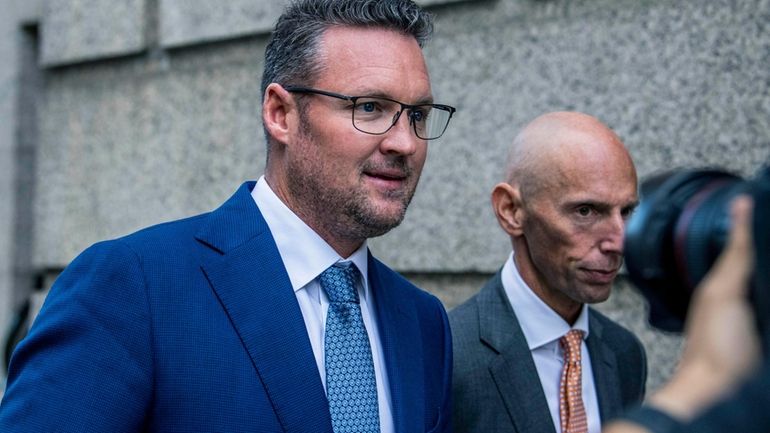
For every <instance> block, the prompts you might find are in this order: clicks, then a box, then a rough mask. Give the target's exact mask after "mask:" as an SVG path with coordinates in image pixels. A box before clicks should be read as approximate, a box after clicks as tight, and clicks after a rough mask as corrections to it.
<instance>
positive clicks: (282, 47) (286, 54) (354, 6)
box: [262, 0, 433, 98]
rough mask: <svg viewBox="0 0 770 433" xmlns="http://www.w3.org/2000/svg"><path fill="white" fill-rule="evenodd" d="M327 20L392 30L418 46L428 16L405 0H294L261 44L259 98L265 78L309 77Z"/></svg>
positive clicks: (429, 27) (286, 81) (298, 81)
mask: <svg viewBox="0 0 770 433" xmlns="http://www.w3.org/2000/svg"><path fill="white" fill-rule="evenodd" d="M332 26H354V27H377V28H384V29H390V30H395V31H398V32H401V33H404V34H406V35H411V36H413V37H414V38H415V40H416V41H417V43H418V44H419V45H420V47H422V46H423V45H424V44H425V43H426V42H427V41H428V39H430V37H431V35H432V33H433V16H432V15H431V14H429V13H428V12H426V11H424V10H422V9H421V8H420V7H419V6H417V5H416V4H414V2H412V1H411V0H295V1H293V2H292V3H291V4H290V5H288V6H287V7H286V9H285V10H284V12H283V14H282V15H281V16H280V18H278V22H277V23H276V24H275V29H274V30H273V33H272V35H271V37H270V41H269V42H268V43H267V48H266V49H265V70H264V71H263V74H262V97H263V98H264V96H265V95H264V94H265V89H266V88H267V86H268V85H269V84H270V83H280V84H282V85H290V84H291V85H309V84H310V83H312V81H313V79H314V78H315V77H316V76H317V75H318V73H319V72H320V69H321V67H322V65H321V62H319V59H318V43H319V41H320V39H321V36H322V35H323V33H324V31H325V30H326V29H328V28H329V27H332Z"/></svg>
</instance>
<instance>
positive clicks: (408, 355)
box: [369, 253, 425, 432]
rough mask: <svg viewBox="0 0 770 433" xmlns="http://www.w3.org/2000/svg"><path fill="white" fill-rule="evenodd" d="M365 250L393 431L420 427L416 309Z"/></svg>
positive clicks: (421, 389) (421, 403)
mask: <svg viewBox="0 0 770 433" xmlns="http://www.w3.org/2000/svg"><path fill="white" fill-rule="evenodd" d="M382 266H383V265H382V264H380V263H379V262H377V261H376V260H374V258H372V256H371V253H370V254H369V284H370V286H371V292H372V296H373V298H374V303H375V308H376V311H377V329H378V330H379V334H380V341H381V342H382V349H383V352H384V354H385V369H386V370H387V372H388V382H389V384H390V394H391V402H392V405H393V420H394V423H395V427H396V431H397V432H416V431H422V430H423V429H424V426H425V421H424V416H425V411H424V401H425V395H424V393H425V388H424V386H423V379H424V378H423V372H422V366H423V353H422V347H421V345H420V344H419V342H420V340H421V337H420V336H419V335H416V334H415V333H418V332H419V329H420V324H419V321H418V317H417V312H416V311H415V309H414V306H413V304H411V303H410V302H409V298H408V297H407V296H405V295H402V291H403V289H402V286H401V283H399V282H398V281H394V280H393V279H392V278H391V277H390V276H389V273H386V272H383V271H382V269H381V267H382Z"/></svg>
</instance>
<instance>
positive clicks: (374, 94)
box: [348, 90, 433, 105]
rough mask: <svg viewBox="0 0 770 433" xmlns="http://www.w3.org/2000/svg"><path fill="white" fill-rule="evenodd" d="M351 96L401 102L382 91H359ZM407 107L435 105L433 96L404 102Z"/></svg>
mask: <svg viewBox="0 0 770 433" xmlns="http://www.w3.org/2000/svg"><path fill="white" fill-rule="evenodd" d="M348 95H349V96H369V97H372V98H385V99H391V100H394V101H399V102H403V101H400V100H399V99H397V98H394V97H393V96H392V95H389V94H387V93H385V92H383V91H381V90H357V91H355V92H354V93H351V94H348ZM403 103H404V104H407V105H426V104H427V105H430V104H433V96H423V97H422V98H421V99H418V100H417V102H403Z"/></svg>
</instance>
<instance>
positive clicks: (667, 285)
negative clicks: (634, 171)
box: [624, 166, 770, 350]
mask: <svg viewBox="0 0 770 433" xmlns="http://www.w3.org/2000/svg"><path fill="white" fill-rule="evenodd" d="M739 194H748V195H750V196H751V197H752V198H753V201H754V213H753V223H752V224H753V225H752V229H753V243H754V247H755V254H756V255H755V266H754V272H753V275H752V280H751V288H750V296H751V303H752V306H753V307H754V310H755V312H756V317H757V322H758V323H757V325H758V327H759V332H760V334H761V335H762V339H763V342H766V341H767V340H768V335H770V332H769V330H768V328H767V326H768V323H770V320H769V319H770V317H768V316H770V166H767V167H764V168H763V169H761V170H760V171H759V173H758V174H757V175H756V176H755V177H754V178H753V179H749V180H746V179H743V178H742V177H740V176H738V175H735V174H732V173H730V172H728V171H726V170H722V169H681V170H673V171H668V172H665V173H662V174H658V175H655V176H653V177H651V178H649V179H647V180H645V181H644V182H643V183H642V185H641V188H640V196H641V201H640V203H639V206H638V208H637V210H636V211H635V212H634V214H633V215H632V217H631V218H630V219H629V221H628V223H627V225H626V237H625V247H624V248H625V252H624V255H625V263H626V269H627V271H628V275H629V278H630V280H631V282H632V283H634V285H636V286H637V287H638V288H639V290H640V291H641V292H642V294H643V295H644V296H645V298H647V300H648V302H649V305H650V312H649V322H650V324H651V325H652V326H654V327H656V328H659V329H662V330H666V331H674V332H681V331H682V329H683V327H684V322H685V319H686V317H687V309H688V306H689V303H690V298H691V296H692V292H693V290H694V289H695V287H696V286H697V285H698V283H699V282H700V281H701V280H702V279H703V277H704V276H705V275H706V273H707V272H708V271H709V269H710V268H711V265H712V264H713V263H714V261H715V260H716V258H717V257H718V256H719V253H720V252H721V251H722V249H723V248H724V246H725V243H726V241H727V236H728V233H729V229H730V214H729V206H730V202H731V201H732V199H733V198H735V197H736V196H737V195H739ZM764 345H765V349H766V350H767V346H768V344H766V343H765V344H764Z"/></svg>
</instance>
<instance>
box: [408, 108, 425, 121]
mask: <svg viewBox="0 0 770 433" xmlns="http://www.w3.org/2000/svg"><path fill="white" fill-rule="evenodd" d="M411 116H412V120H414V121H415V122H422V121H424V120H425V118H426V117H428V113H426V112H425V110H421V109H414V110H412V114H411Z"/></svg>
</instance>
